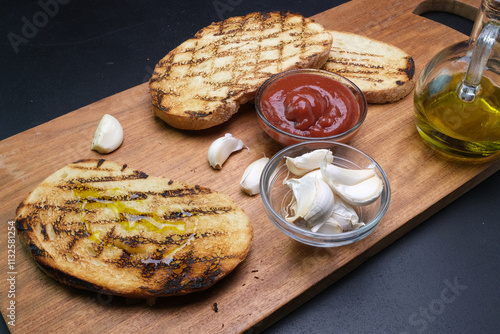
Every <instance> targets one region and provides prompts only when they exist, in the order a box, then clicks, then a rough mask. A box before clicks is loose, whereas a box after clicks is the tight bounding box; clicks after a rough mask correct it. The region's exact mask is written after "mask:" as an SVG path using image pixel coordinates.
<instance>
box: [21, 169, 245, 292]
mask: <svg viewBox="0 0 500 334" xmlns="http://www.w3.org/2000/svg"><path fill="white" fill-rule="evenodd" d="M16 226H17V228H18V230H19V234H20V235H21V237H22V238H23V239H24V241H25V242H26V243H27V245H28V248H29V250H30V251H31V254H32V255H33V257H34V259H35V261H36V262H37V263H38V264H39V265H40V267H41V268H42V269H43V270H44V271H45V272H46V273H47V274H48V275H49V276H52V277H53V278H55V279H56V280H58V281H60V282H62V283H65V284H68V285H71V286H74V287H77V288H83V289H88V290H91V291H99V292H102V293H106V294H114V295H121V296H127V297H134V298H148V297H160V296H168V295H177V294H186V293H190V292H194V291H200V290H203V289H206V288H208V287H210V286H212V285H213V284H215V283H216V282H217V281H219V280H220V279H221V278H222V277H224V276H226V275H227V274H228V273H229V272H231V271H232V270H233V269H234V268H235V267H236V266H237V265H238V264H239V263H240V262H241V261H242V260H243V259H244V258H245V257H246V255H247V253H248V251H249V249H250V244H251V240H252V227H251V224H250V221H249V219H248V217H247V215H246V214H245V213H244V212H243V211H242V210H241V209H240V208H239V207H238V206H237V205H236V203H235V202H234V201H233V200H232V199H231V198H230V197H229V196H227V195H224V194H221V193H218V192H215V191H212V190H210V189H208V188H204V187H200V186H197V185H188V184H185V183H181V182H176V181H171V180H168V179H165V178H160V177H152V176H148V175H147V174H146V173H144V172H140V171H136V170H132V169H130V168H129V167H127V165H121V164H117V163H114V162H111V161H105V160H82V161H78V162H76V163H73V164H70V165H68V166H66V167H64V168H62V169H60V170H59V171H57V172H55V173H54V174H52V175H51V176H49V177H48V178H47V179H46V180H44V181H43V182H42V183H41V184H40V185H39V186H38V187H37V188H35V189H34V190H33V192H32V193H31V194H30V195H29V196H28V197H27V198H26V199H25V200H24V201H23V202H22V203H21V204H20V205H19V207H18V209H17V218H16Z"/></svg>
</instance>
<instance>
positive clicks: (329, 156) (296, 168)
mask: <svg viewBox="0 0 500 334" xmlns="http://www.w3.org/2000/svg"><path fill="white" fill-rule="evenodd" d="M325 160H326V162H328V163H331V162H332V161H333V153H332V151H330V150H327V149H318V150H314V151H311V152H308V153H305V154H303V155H300V156H298V157H295V158H290V157H286V166H287V167H288V170H289V171H290V172H292V173H293V174H295V175H298V176H301V175H304V174H306V173H307V172H310V171H312V170H314V169H318V168H320V163H321V162H322V161H325Z"/></svg>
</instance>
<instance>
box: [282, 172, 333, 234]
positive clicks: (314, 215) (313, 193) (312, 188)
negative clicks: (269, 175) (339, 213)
mask: <svg viewBox="0 0 500 334" xmlns="http://www.w3.org/2000/svg"><path fill="white" fill-rule="evenodd" d="M284 183H285V184H286V185H288V186H289V187H290V188H291V189H292V192H293V197H294V201H295V203H293V204H292V205H291V206H290V208H292V214H293V216H287V217H285V219H286V220H287V221H289V222H292V223H293V222H295V221H297V220H300V219H304V220H305V221H306V222H307V225H308V226H309V227H312V226H315V225H317V224H320V223H322V222H324V221H325V220H326V219H327V218H328V217H330V216H331V214H332V212H333V205H334V196H333V192H332V191H331V189H330V187H329V186H328V184H326V182H324V181H323V180H321V179H317V178H312V177H306V178H300V179H290V180H286V181H285V182H284Z"/></svg>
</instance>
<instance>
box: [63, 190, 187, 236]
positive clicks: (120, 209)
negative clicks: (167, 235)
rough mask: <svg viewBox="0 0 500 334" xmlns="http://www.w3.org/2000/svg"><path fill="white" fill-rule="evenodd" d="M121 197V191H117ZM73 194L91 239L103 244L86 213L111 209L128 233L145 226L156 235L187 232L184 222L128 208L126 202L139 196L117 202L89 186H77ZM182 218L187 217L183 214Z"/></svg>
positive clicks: (127, 197)
mask: <svg viewBox="0 0 500 334" xmlns="http://www.w3.org/2000/svg"><path fill="white" fill-rule="evenodd" d="M116 193H117V194H118V195H119V190H118V189H117V190H116ZM73 194H74V195H75V197H77V199H78V201H77V203H79V205H80V209H81V214H82V220H83V222H84V223H85V224H86V226H87V230H88V232H89V235H90V237H89V239H90V240H92V241H94V242H96V243H101V242H102V240H101V238H100V234H101V233H102V232H101V231H99V230H96V231H92V229H91V228H90V223H89V222H88V220H87V219H86V218H85V215H86V212H87V211H90V210H96V209H111V210H112V211H113V212H114V213H115V215H116V219H117V221H118V222H119V223H120V224H121V225H122V226H123V228H124V229H125V230H127V231H133V230H136V229H137V228H138V227H139V226H143V227H145V228H147V229H148V230H150V231H153V232H156V233H162V232H165V231H168V230H174V231H176V232H181V233H183V232H185V230H186V223H185V222H184V221H182V220H178V221H167V220H164V219H162V218H161V217H160V216H159V215H158V214H156V213H151V212H141V211H139V210H137V209H134V208H131V207H129V206H127V204H126V200H137V198H139V197H140V196H139V195H134V194H132V195H127V196H126V197H123V196H122V195H119V196H117V197H119V198H120V200H116V199H115V198H114V197H113V196H109V195H103V192H101V191H99V190H98V189H96V188H93V187H89V186H81V185H79V186H77V187H74V188H73ZM181 216H185V215H184V214H182V215H181Z"/></svg>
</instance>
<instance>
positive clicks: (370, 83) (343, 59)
mask: <svg viewBox="0 0 500 334" xmlns="http://www.w3.org/2000/svg"><path fill="white" fill-rule="evenodd" d="M330 34H331V35H332V37H333V41H332V47H331V50H330V54H329V56H328V59H327V61H326V63H325V64H324V65H323V66H322V69H324V70H327V71H331V72H334V73H337V74H340V75H342V76H344V77H346V78H348V79H349V80H351V81H352V82H354V84H356V86H358V87H359V88H360V89H361V91H362V92H363V93H364V95H365V97H366V100H367V102H368V103H379V104H380V103H390V102H396V101H399V100H401V99H402V98H404V97H405V96H407V95H408V94H409V93H410V92H411V91H412V90H413V88H414V87H415V63H414V61H413V58H412V57H411V56H410V55H409V54H408V53H406V52H405V51H403V50H401V49H400V48H398V47H396V46H394V45H391V44H389V43H384V42H381V41H378V40H375V39H373V38H369V37H365V36H361V35H357V34H354V33H349V32H344V31H333V30H331V31H330Z"/></svg>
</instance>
